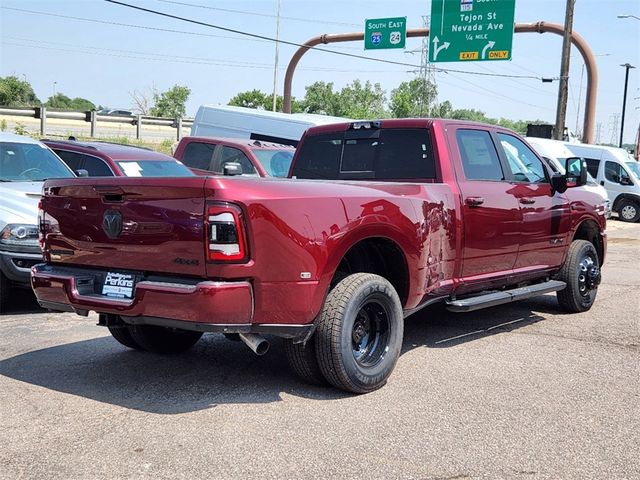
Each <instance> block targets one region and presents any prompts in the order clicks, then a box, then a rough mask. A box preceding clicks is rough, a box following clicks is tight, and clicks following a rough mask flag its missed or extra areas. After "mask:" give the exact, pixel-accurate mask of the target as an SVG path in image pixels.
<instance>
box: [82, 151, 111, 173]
mask: <svg viewBox="0 0 640 480" xmlns="http://www.w3.org/2000/svg"><path fill="white" fill-rule="evenodd" d="M82 168H84V169H85V170H86V171H87V172H89V176H90V177H113V172H112V171H111V169H110V168H109V166H108V165H107V164H106V163H105V161H104V160H102V159H100V158H98V157H92V156H91V155H85V156H84V165H83V166H82Z"/></svg>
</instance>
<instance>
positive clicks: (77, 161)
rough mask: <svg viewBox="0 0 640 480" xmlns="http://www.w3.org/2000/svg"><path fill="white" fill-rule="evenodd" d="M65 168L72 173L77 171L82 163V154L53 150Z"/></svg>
mask: <svg viewBox="0 0 640 480" xmlns="http://www.w3.org/2000/svg"><path fill="white" fill-rule="evenodd" d="M54 152H56V155H58V156H59V157H60V158H61V159H62V161H63V162H64V163H66V164H67V166H68V167H69V168H70V169H71V170H73V171H74V172H75V171H76V170H78V169H79V168H81V167H80V165H81V162H82V154H81V153H76V152H70V151H68V150H54Z"/></svg>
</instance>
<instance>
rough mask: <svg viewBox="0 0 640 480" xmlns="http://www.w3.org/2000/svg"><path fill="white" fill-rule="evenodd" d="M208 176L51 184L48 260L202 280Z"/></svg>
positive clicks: (48, 193)
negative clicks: (186, 276) (184, 276)
mask: <svg viewBox="0 0 640 480" xmlns="http://www.w3.org/2000/svg"><path fill="white" fill-rule="evenodd" d="M205 182H206V179H205V178H203V177H182V178H171V179H170V182H169V181H168V179H166V178H164V179H161V178H152V177H148V178H137V177H136V178H124V177H113V178H102V179H98V178H87V179H74V180H73V181H63V180H51V181H49V182H47V184H46V186H45V191H44V194H45V195H44V209H45V212H46V214H45V218H44V223H45V225H46V231H47V234H46V245H45V254H46V255H47V256H48V257H49V259H50V261H51V262H53V263H60V264H67V265H70V266H80V267H83V266H84V267H90V268H101V269H108V270H110V271H111V270H114V269H116V270H118V269H123V270H134V271H144V272H155V273H171V274H176V275H180V274H185V275H195V276H204V275H205V246H204V243H205V241H204V237H205V234H204V209H205V202H204V183H205Z"/></svg>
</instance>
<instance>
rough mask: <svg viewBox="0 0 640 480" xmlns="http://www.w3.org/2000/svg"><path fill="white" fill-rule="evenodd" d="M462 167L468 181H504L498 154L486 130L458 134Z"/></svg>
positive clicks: (465, 131)
mask: <svg viewBox="0 0 640 480" xmlns="http://www.w3.org/2000/svg"><path fill="white" fill-rule="evenodd" d="M456 139H457V141H458V149H459V150H460V156H461V157H462V167H463V168H464V176H465V177H466V178H467V180H504V173H503V172H502V166H501V165H500V159H499V158H498V152H496V147H495V145H494V144H493V141H492V140H491V135H489V132H487V131H485V130H465V129H460V130H458V131H457V132H456Z"/></svg>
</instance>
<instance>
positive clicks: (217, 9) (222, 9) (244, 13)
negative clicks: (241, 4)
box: [157, 0, 361, 27]
mask: <svg viewBox="0 0 640 480" xmlns="http://www.w3.org/2000/svg"><path fill="white" fill-rule="evenodd" d="M157 1H158V2H162V3H172V4H174V5H182V6H186V7H195V8H204V9H207V10H216V11H218V12H228V13H239V14H241V15H253V16H256V17H267V18H273V19H275V18H276V15H271V14H269V13H258V12H247V11H245V10H233V9H230V8H220V7H211V6H209V5H199V4H197V3H188V2H178V1H175V0H157ZM280 19H282V20H293V21H295V22H306V23H314V24H318V23H323V24H327V25H344V26H347V27H361V25H356V24H355V23H346V22H331V21H328V20H309V19H308V18H297V17H283V16H280Z"/></svg>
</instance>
